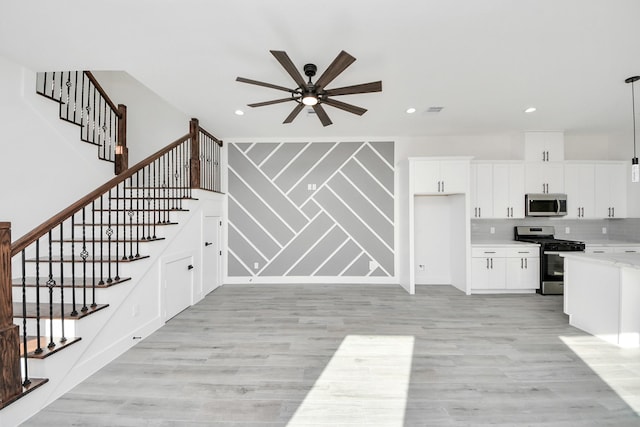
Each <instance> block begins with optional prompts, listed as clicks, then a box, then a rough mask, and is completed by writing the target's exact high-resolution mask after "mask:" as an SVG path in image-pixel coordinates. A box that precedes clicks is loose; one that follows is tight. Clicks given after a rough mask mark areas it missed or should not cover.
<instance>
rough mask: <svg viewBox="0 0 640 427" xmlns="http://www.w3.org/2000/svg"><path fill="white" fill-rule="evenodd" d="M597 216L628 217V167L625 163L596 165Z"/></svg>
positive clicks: (599, 163)
mask: <svg viewBox="0 0 640 427" xmlns="http://www.w3.org/2000/svg"><path fill="white" fill-rule="evenodd" d="M595 211H596V213H595V215H596V217H597V218H625V217H626V216H627V167H626V163H625V162H607V163H605V162H598V163H596V165H595Z"/></svg>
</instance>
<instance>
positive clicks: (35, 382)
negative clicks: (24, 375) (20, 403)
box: [0, 378, 49, 409]
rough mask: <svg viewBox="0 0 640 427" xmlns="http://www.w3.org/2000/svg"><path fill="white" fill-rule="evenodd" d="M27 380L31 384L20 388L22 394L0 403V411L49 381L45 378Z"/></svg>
mask: <svg viewBox="0 0 640 427" xmlns="http://www.w3.org/2000/svg"><path fill="white" fill-rule="evenodd" d="M29 380H30V381H31V383H30V384H29V385H26V386H23V387H22V393H20V394H18V395H16V396H13V397H10V398H9V399H7V400H5V401H0V409H2V408H5V407H7V406H9V405H10V404H12V403H13V402H15V401H16V400H18V399H20V398H21V397H24V396H26V395H27V394H29V393H31V392H32V391H33V390H35V389H37V388H38V387H40V386H41V385H43V384H46V383H47V382H48V381H49V379H47V378H29Z"/></svg>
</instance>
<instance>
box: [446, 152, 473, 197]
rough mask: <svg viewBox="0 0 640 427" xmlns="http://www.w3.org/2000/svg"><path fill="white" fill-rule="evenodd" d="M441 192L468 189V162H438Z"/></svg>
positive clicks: (450, 192) (451, 192) (449, 192)
mask: <svg viewBox="0 0 640 427" xmlns="http://www.w3.org/2000/svg"><path fill="white" fill-rule="evenodd" d="M440 181H441V186H442V187H441V190H442V191H441V192H442V193H445V194H459V193H466V192H467V191H468V190H469V162H468V161H458V160H447V161H441V162H440Z"/></svg>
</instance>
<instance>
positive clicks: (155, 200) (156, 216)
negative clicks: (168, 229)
mask: <svg viewBox="0 0 640 427" xmlns="http://www.w3.org/2000/svg"><path fill="white" fill-rule="evenodd" d="M158 161H159V160H156V161H154V162H153V163H152V165H153V235H152V237H153V238H154V239H155V238H156V224H157V223H158V221H160V212H158V211H157V209H158V188H157V181H156V179H157V170H156V164H157V163H158Z"/></svg>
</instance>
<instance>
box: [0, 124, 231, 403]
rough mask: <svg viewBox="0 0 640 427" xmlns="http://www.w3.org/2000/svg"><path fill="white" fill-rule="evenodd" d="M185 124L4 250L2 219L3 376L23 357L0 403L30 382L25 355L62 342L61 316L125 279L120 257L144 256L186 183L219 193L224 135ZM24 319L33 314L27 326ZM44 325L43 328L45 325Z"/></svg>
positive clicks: (185, 193) (91, 307)
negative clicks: (18, 297)
mask: <svg viewBox="0 0 640 427" xmlns="http://www.w3.org/2000/svg"><path fill="white" fill-rule="evenodd" d="M189 129H190V132H189V133H188V134H186V135H184V136H183V137H181V138H179V139H177V140H176V141H174V142H172V143H171V144H169V145H168V146H166V147H165V148H163V149H161V150H159V151H158V152H156V153H155V154H153V155H151V156H149V157H147V158H146V159H144V160H142V161H141V162H139V163H138V164H136V165H135V166H133V167H131V168H129V169H127V170H125V171H122V172H121V173H120V174H119V175H118V176H116V177H114V178H113V179H111V180H109V181H108V182H106V183H105V184H104V185H102V186H100V187H98V188H97V189H96V190H94V191H92V192H91V193H89V194H87V195H86V196H84V197H83V198H81V199H80V200H78V201H77V202H75V203H73V204H72V205H71V206H69V207H68V208H66V209H64V210H63V211H61V212H60V213H58V214H56V215H54V216H53V217H52V218H50V219H49V220H47V221H45V222H44V223H42V224H41V225H39V226H38V227H36V228H34V229H33V230H32V231H30V232H29V233H27V234H26V235H24V236H23V237H21V238H19V239H18V240H16V241H14V242H13V243H12V244H10V250H7V248H8V247H9V245H7V241H9V240H10V237H8V236H10V234H7V232H6V231H5V229H9V228H10V224H9V223H0V297H2V299H1V300H0V355H1V356H2V358H1V360H2V363H1V364H2V375H3V378H5V367H6V369H7V370H11V369H13V370H15V366H16V365H17V366H18V367H19V366H20V358H21V357H22V361H23V362H22V363H23V367H24V379H23V381H22V383H20V378H18V384H17V385H16V384H15V383H13V380H7V382H9V383H11V384H9V385H8V386H7V387H6V390H7V391H4V389H5V386H4V383H0V386H2V390H0V393H3V394H0V408H1V407H2V406H3V405H1V402H2V399H4V395H7V396H9V395H11V394H12V393H14V392H15V390H16V389H17V388H21V386H28V385H29V384H30V379H29V375H28V363H27V360H28V358H29V357H38V356H39V355H42V354H43V353H45V352H53V351H55V349H56V347H58V346H61V345H64V344H65V343H66V342H67V340H68V339H69V337H66V335H65V320H69V319H78V318H80V317H83V316H84V315H86V314H87V313H89V312H91V311H96V310H100V309H102V308H104V306H100V305H99V304H97V301H96V288H100V287H108V286H110V285H113V284H116V283H119V282H123V281H126V280H129V278H126V277H122V276H121V271H120V269H121V265H122V263H126V262H131V261H135V260H138V259H142V258H145V256H144V255H143V254H141V253H140V243H144V242H149V241H153V240H158V239H161V237H160V236H159V233H157V232H156V231H157V230H158V228H159V227H162V226H165V225H170V224H174V222H172V217H171V213H172V212H175V211H180V210H183V208H182V206H183V201H184V200H187V199H190V198H191V197H192V189H194V188H196V189H197V188H200V189H204V190H209V191H218V192H219V189H220V165H219V160H220V148H221V147H222V141H220V140H218V139H217V138H215V137H214V136H213V135H211V134H210V133H209V132H207V131H205V130H204V129H202V128H200V126H199V124H198V120H197V119H192V120H191V122H190V127H189ZM194 150H195V151H196V155H194ZM194 171H197V172H198V173H197V178H198V179H194ZM9 233H10V231H9ZM11 258H13V266H14V267H17V266H19V270H20V272H19V273H20V274H19V277H18V279H14V281H13V285H15V286H19V287H20V288H21V293H22V302H21V303H15V304H14V303H13V302H12V279H11V277H12V275H11V268H12V261H11ZM28 290H33V291H34V292H35V299H36V301H35V303H28V302H27V301H26V299H27V298H26V294H27V291H28ZM41 294H42V295H41ZM69 294H70V295H69ZM7 296H8V297H7ZM54 297H56V298H54ZM43 300H45V301H43ZM54 300H56V301H54ZM7 304H8V305H7ZM14 314H15V316H14ZM13 317H22V325H21V326H22V331H21V341H22V342H21V343H20V347H22V350H21V351H19V350H18V344H17V343H16V342H15V341H13V344H11V343H9V342H8V341H11V339H9V338H11V337H13V332H6V335H7V337H8V338H7V339H6V340H5V339H4V338H5V337H4V335H3V334H5V332H4V331H5V330H7V331H8V330H16V328H18V327H17V326H15V325H13V324H12V322H13V320H12V318H13ZM27 318H32V319H35V320H34V321H33V322H31V323H30V324H29V325H28V322H27ZM7 322H8V323H7ZM47 326H48V330H45V331H43V330H42V329H43V327H44V328H46V327H47ZM74 339H75V338H74ZM5 341H7V342H6V343H5ZM11 345H13V346H14V347H11ZM20 353H22V356H21V355H20ZM12 367H13V368H12ZM18 372H19V368H18ZM8 377H10V375H9V374H7V378H8ZM3 381H4V380H3Z"/></svg>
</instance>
